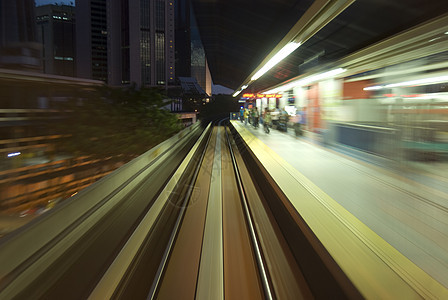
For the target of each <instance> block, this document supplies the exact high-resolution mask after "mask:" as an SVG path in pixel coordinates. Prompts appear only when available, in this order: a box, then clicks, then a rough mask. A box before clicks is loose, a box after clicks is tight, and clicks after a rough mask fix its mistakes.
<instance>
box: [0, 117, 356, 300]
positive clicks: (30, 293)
mask: <svg viewBox="0 0 448 300" xmlns="http://www.w3.org/2000/svg"><path fill="white" fill-rule="evenodd" d="M164 155H165V157H164ZM145 172H147V173H145ZM139 174H140V175H139V176H141V177H142V178H141V179H139V180H138V182H137V183H135V184H133V186H132V188H129V189H128V190H127V191H126V193H125V192H123V190H124V189H125V188H126V186H127V185H129V184H130V180H131V179H129V180H128V181H127V182H126V184H123V185H121V186H120V188H117V189H115V190H114V191H113V192H112V193H111V194H110V195H108V196H107V197H105V198H104V199H102V200H101V201H99V202H98V203H97V204H96V205H94V206H93V207H92V208H91V209H90V210H88V211H87V212H86V213H84V214H83V215H81V216H80V218H78V219H77V220H76V222H73V224H71V226H69V227H67V228H66V229H65V230H63V231H62V232H61V233H60V234H59V235H57V236H56V237H55V238H54V239H51V240H50V241H49V242H48V243H46V244H45V245H44V246H43V247H41V248H40V249H39V251H37V252H35V253H34V254H33V256H31V257H29V258H27V259H23V261H21V263H20V264H19V263H18V264H17V266H16V267H15V268H12V267H11V269H12V271H11V272H9V273H7V274H6V276H3V277H2V279H0V298H2V299H9V298H15V297H16V298H19V299H37V298H45V299H86V298H89V299H224V298H225V299H311V298H320V297H330V296H331V297H335V296H336V297H342V298H361V296H360V294H359V292H358V291H357V290H356V288H354V287H353V285H352V284H351V283H350V282H349V281H348V279H347V278H346V277H345V275H344V274H343V272H342V271H341V270H340V269H339V268H338V266H337V265H336V263H335V262H334V261H332V259H331V257H329V255H328V254H327V253H326V252H325V251H324V250H323V247H322V246H321V245H319V241H318V240H317V239H316V238H315V237H313V234H312V233H311V231H310V230H309V229H307V228H306V224H303V222H302V221H301V220H300V219H298V218H297V216H296V215H294V213H293V212H292V211H291V208H290V207H288V204H287V201H286V200H285V197H284V196H283V195H282V193H281V191H279V190H277V189H276V187H275V184H274V183H273V182H270V181H269V176H266V174H264V172H263V169H262V168H261V167H260V166H259V165H257V163H256V159H255V158H254V157H253V156H251V153H250V152H249V151H248V150H247V149H246V148H245V146H244V143H243V142H242V141H241V140H240V139H238V138H237V137H236V135H234V132H233V131H232V130H231V128H230V127H229V126H228V123H227V122H226V121H224V120H221V121H219V122H215V123H213V124H211V125H209V126H208V127H207V128H206V129H205V130H204V131H201V133H200V134H199V133H198V132H196V133H191V136H190V138H188V139H184V140H180V141H179V142H176V143H175V144H174V145H173V146H172V147H171V148H170V149H169V150H166V151H165V152H163V153H162V154H160V155H159V156H157V159H154V160H153V161H151V163H150V164H149V165H148V166H146V167H145V168H143V169H142V171H140V173H139ZM134 177H135V176H134ZM134 177H132V178H134ZM134 180H136V179H134ZM119 195H120V197H118V196H119ZM115 197H118V199H116V200H115V202H113V200H114V199H115ZM106 207H109V208H108V209H106ZM55 213H57V212H55ZM42 222H44V221H42ZM36 223H37V222H36ZM37 224H38V223H37ZM87 224H90V226H88V225H87ZM83 226H84V227H86V229H85V231H83V233H82V234H78V235H75V233H76V232H77V231H80V230H81V229H79V228H81V227H83ZM87 226H88V227H87ZM37 227H38V226H37ZM25 231H26V230H25ZM75 237H76V238H75ZM18 238H20V237H18ZM69 241H70V242H69ZM61 245H65V246H61ZM2 247H4V248H8V247H5V245H0V252H1V253H4V251H5V250H4V249H2ZM2 251H3V252H2ZM47 253H51V254H52V255H53V256H48V255H47Z"/></svg>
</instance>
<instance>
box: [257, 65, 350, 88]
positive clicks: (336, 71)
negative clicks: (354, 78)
mask: <svg viewBox="0 0 448 300" xmlns="http://www.w3.org/2000/svg"><path fill="white" fill-rule="evenodd" d="M346 71H347V69H344V68H337V69H334V70H330V71H326V72H323V73H320V74H316V75H312V76H308V77H305V78H302V79H299V80H295V81H293V82H291V83H288V84H286V85H284V86H280V87H277V88H275V89H273V90H270V91H269V92H266V93H276V92H279V91H287V90H289V89H292V88H294V87H297V86H306V85H309V84H311V83H313V82H316V81H320V80H324V79H329V78H332V77H334V76H336V75H339V74H342V73H344V72H346Z"/></svg>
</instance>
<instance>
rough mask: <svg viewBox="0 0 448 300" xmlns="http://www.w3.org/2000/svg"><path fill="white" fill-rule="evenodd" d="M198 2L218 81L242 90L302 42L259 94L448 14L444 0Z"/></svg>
mask: <svg viewBox="0 0 448 300" xmlns="http://www.w3.org/2000/svg"><path fill="white" fill-rule="evenodd" d="M191 1H192V4H193V9H194V13H195V15H196V19H197V23H198V27H199V31H200V34H201V39H202V43H203V45H204V48H205V52H206V56H207V59H208V63H209V67H210V71H211V74H212V78H213V81H214V83H215V84H220V85H223V86H226V87H229V88H232V89H238V88H241V86H242V85H243V83H244V82H245V81H247V80H248V79H250V78H252V77H253V75H254V74H255V73H256V71H257V70H259V69H260V68H261V67H262V62H263V60H265V61H267V59H269V58H270V57H272V56H273V55H275V53H276V52H278V51H279V50H280V49H282V47H283V46H285V45H286V44H287V43H288V42H290V41H291V40H295V41H296V42H300V43H301V45H300V46H299V47H298V48H297V49H296V50H295V51H294V52H292V54H291V55H289V56H288V57H287V58H286V59H284V60H283V61H282V62H280V63H279V64H277V65H276V66H274V67H273V68H272V69H271V70H270V71H268V72H267V73H265V74H264V75H262V76H261V77H260V78H259V79H257V80H256V81H253V82H252V83H251V84H250V85H249V87H248V89H247V91H246V92H259V91H261V90H263V89H266V88H268V87H270V86H273V85H275V84H278V83H280V82H282V81H284V80H286V79H289V78H292V77H295V76H298V75H300V74H302V73H304V72H307V71H309V70H311V69H312V68H314V67H315V66H316V65H319V64H322V63H329V62H332V61H335V60H337V59H339V58H341V57H343V56H345V55H347V54H349V53H352V52H354V51H356V50H359V49H362V48H364V47H366V46H368V45H370V44H373V43H375V42H377V41H379V40H382V39H384V38H386V37H389V36H391V35H394V34H396V33H398V32H401V31H403V30H406V29H407V28H410V27H413V26H415V25H417V24H420V23H422V22H425V21H427V20H430V19H432V18H435V17H437V16H440V15H442V14H445V13H447V12H448V6H447V5H446V4H445V1H440V0H393V1H390V0H357V1H355V0H350V1H345V0H344V1H343V0H333V1H324V0H315V1H312V0H191ZM327 23H328V24H327ZM325 24H326V25H325Z"/></svg>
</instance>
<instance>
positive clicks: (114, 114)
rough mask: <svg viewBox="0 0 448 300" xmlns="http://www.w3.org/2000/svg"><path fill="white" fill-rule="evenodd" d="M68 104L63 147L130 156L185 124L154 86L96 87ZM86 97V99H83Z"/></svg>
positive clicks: (83, 152) (86, 152)
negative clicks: (65, 136)
mask: <svg viewBox="0 0 448 300" xmlns="http://www.w3.org/2000/svg"><path fill="white" fill-rule="evenodd" d="M77 98H78V99H77V100H75V101H72V102H69V104H68V106H67V107H66V111H67V114H66V116H65V118H63V121H62V124H61V130H62V132H64V133H65V134H66V135H67V138H65V139H63V140H61V143H60V144H59V145H57V146H58V148H59V149H58V150H59V151H63V152H68V153H70V154H73V155H76V156H78V155H89V156H94V157H101V158H104V157H120V159H121V160H125V161H127V160H130V159H132V158H134V157H136V156H138V155H140V154H142V153H144V152H145V151H146V150H148V149H150V148H152V147H153V146H155V145H157V144H158V143H160V142H162V141H164V140H165V139H167V138H169V137H170V136H172V135H173V134H175V133H176V132H178V131H179V130H180V128H181V126H180V123H179V121H178V119H177V116H176V115H174V114H172V113H171V112H169V111H168V110H166V109H164V108H163V107H164V106H166V105H167V104H169V102H166V101H164V98H163V96H162V94H161V93H160V91H159V90H157V89H154V88H140V89H137V88H136V87H135V86H131V87H127V88H112V87H108V86H102V87H99V88H94V89H93V91H91V92H90V93H89V94H88V95H82V96H81V97H77ZM79 99H82V100H79Z"/></svg>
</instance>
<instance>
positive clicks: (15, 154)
mask: <svg viewBox="0 0 448 300" xmlns="http://www.w3.org/2000/svg"><path fill="white" fill-rule="evenodd" d="M20 154H22V153H21V152H14V153H9V154H8V157H14V156H18V155H20Z"/></svg>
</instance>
